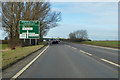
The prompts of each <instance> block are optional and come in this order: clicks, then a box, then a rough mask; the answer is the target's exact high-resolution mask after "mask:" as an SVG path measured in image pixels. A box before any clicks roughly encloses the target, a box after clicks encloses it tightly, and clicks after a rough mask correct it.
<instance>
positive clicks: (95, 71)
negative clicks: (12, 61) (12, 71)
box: [16, 42, 119, 78]
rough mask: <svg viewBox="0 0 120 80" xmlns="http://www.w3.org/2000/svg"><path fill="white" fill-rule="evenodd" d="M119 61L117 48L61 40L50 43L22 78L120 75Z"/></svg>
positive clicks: (105, 76) (112, 76)
mask: <svg viewBox="0 0 120 80" xmlns="http://www.w3.org/2000/svg"><path fill="white" fill-rule="evenodd" d="M39 53H40V52H39ZM117 64H118V51H117V50H110V49H105V48H99V47H92V46H87V45H81V44H75V43H64V42H61V43H60V44H53V45H50V46H49V47H48V48H47V50H46V51H45V52H44V53H43V54H42V55H41V56H40V57H39V58H38V59H37V60H36V61H35V62H34V63H33V64H32V65H30V67H28V68H27V69H26V70H25V71H24V72H23V73H22V74H21V75H20V76H18V78H118V67H119V65H117ZM16 73H17V72H16Z"/></svg>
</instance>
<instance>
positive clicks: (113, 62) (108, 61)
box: [101, 59, 120, 67]
mask: <svg viewBox="0 0 120 80" xmlns="http://www.w3.org/2000/svg"><path fill="white" fill-rule="evenodd" d="M101 60H102V61H105V62H107V63H110V64H112V65H115V66H117V67H120V65H119V64H116V63H114V62H111V61H108V60H106V59H101Z"/></svg>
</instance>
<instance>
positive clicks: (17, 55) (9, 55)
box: [2, 42, 46, 68]
mask: <svg viewBox="0 0 120 80" xmlns="http://www.w3.org/2000/svg"><path fill="white" fill-rule="evenodd" d="M45 44H46V42H42V43H41V44H40V45H36V46H28V47H21V48H17V49H15V50H10V51H3V52H2V59H3V60H2V68H5V67H8V66H9V65H10V64H11V63H14V62H16V61H18V60H19V59H21V58H23V57H25V56H27V55H29V54H30V53H32V52H34V51H36V50H38V49H40V48H41V47H43V46H44V45H45Z"/></svg>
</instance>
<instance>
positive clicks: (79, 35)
mask: <svg viewBox="0 0 120 80" xmlns="http://www.w3.org/2000/svg"><path fill="white" fill-rule="evenodd" d="M69 40H71V41H78V42H79V41H87V40H89V41H91V40H90V39H88V33H87V30H77V31H74V32H71V33H70V34H69Z"/></svg>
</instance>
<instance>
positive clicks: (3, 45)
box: [0, 44, 8, 49]
mask: <svg viewBox="0 0 120 80" xmlns="http://www.w3.org/2000/svg"><path fill="white" fill-rule="evenodd" d="M0 46H1V49H6V48H8V44H0Z"/></svg>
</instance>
